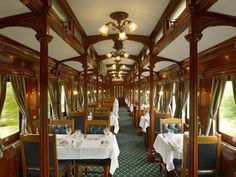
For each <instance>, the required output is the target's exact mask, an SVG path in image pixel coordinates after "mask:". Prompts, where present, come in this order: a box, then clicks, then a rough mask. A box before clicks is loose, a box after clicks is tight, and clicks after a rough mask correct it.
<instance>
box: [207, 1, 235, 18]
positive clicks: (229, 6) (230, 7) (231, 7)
mask: <svg viewBox="0 0 236 177" xmlns="http://www.w3.org/2000/svg"><path fill="white" fill-rule="evenodd" d="M235 8H236V1H235V0H221V1H220V0H219V1H216V3H215V4H214V5H213V6H212V7H211V8H209V9H208V11H211V12H217V13H222V14H227V15H233V16H236V9H235Z"/></svg>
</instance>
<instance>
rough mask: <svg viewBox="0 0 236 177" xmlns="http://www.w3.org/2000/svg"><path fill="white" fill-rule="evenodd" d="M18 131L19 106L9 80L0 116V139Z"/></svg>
mask: <svg viewBox="0 0 236 177" xmlns="http://www.w3.org/2000/svg"><path fill="white" fill-rule="evenodd" d="M17 132H19V108H18V105H17V103H16V101H15V98H14V95H13V89H12V85H11V82H7V89H6V98H5V102H4V106H3V111H2V116H1V118H0V139H3V138H5V137H8V136H10V135H12V134H14V133H17Z"/></svg>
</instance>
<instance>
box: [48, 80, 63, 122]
mask: <svg viewBox="0 0 236 177" xmlns="http://www.w3.org/2000/svg"><path fill="white" fill-rule="evenodd" d="M48 91H49V96H50V105H51V108H52V117H53V118H54V119H59V118H60V114H59V111H58V103H59V102H60V101H61V100H60V99H58V92H59V91H58V83H57V81H56V80H49V81H48Z"/></svg>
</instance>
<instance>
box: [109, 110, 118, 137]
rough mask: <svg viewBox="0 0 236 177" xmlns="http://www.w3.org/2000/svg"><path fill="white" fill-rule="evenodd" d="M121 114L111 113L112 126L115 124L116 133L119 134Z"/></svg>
mask: <svg viewBox="0 0 236 177" xmlns="http://www.w3.org/2000/svg"><path fill="white" fill-rule="evenodd" d="M118 119H119V115H118V114H117V115H115V114H113V113H111V115H110V126H114V133H115V134H117V133H118V132H119V129H120V127H119V120H118Z"/></svg>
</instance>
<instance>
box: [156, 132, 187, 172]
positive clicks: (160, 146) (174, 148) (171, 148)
mask: <svg viewBox="0 0 236 177" xmlns="http://www.w3.org/2000/svg"><path fill="white" fill-rule="evenodd" d="M153 147H154V149H155V151H156V152H157V153H159V154H160V155H161V157H162V160H163V162H164V163H165V164H166V169H167V171H171V170H174V169H175V167H174V164H173V160H174V159H182V149H183V134H171V135H170V134H158V136H157V137H156V139H155V142H154V144H153Z"/></svg>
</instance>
